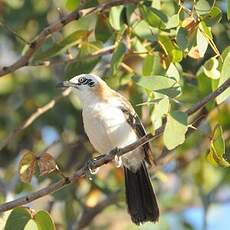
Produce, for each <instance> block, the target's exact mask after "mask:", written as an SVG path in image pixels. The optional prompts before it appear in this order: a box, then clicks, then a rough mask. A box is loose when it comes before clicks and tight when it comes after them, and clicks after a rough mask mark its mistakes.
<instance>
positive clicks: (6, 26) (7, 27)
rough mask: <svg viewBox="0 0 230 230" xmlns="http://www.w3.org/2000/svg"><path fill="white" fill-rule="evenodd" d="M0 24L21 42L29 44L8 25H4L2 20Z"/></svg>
mask: <svg viewBox="0 0 230 230" xmlns="http://www.w3.org/2000/svg"><path fill="white" fill-rule="evenodd" d="M0 26H2V27H3V28H4V29H5V30H7V31H9V32H10V33H12V34H13V35H14V36H15V37H17V38H19V39H20V40H21V41H22V42H24V43H25V44H28V45H29V44H30V43H29V42H28V41H26V40H25V39H24V38H23V37H21V36H20V35H19V34H18V33H17V32H16V31H14V30H13V29H11V28H10V27H9V26H8V25H6V24H5V23H3V22H0Z"/></svg>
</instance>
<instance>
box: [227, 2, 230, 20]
mask: <svg viewBox="0 0 230 230" xmlns="http://www.w3.org/2000/svg"><path fill="white" fill-rule="evenodd" d="M227 18H228V20H230V0H227Z"/></svg>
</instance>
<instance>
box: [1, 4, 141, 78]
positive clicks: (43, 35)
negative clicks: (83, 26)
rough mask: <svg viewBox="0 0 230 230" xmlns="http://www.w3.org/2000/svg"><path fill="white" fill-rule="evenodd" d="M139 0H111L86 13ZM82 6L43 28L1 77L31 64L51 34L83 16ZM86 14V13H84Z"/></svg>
mask: <svg viewBox="0 0 230 230" xmlns="http://www.w3.org/2000/svg"><path fill="white" fill-rule="evenodd" d="M138 2H139V1H138V0H113V1H109V2H107V3H104V4H101V5H99V6H97V7H95V8H93V9H92V10H91V11H89V12H88V13H87V14H86V15H89V14H91V13H94V12H96V11H100V12H101V11H104V10H107V9H109V8H111V7H113V6H118V5H121V4H136V3H138ZM81 10H82V9H81V7H79V8H78V9H77V10H74V11H73V12H71V13H70V14H67V15H66V16H64V17H63V18H62V19H61V20H58V21H57V22H55V23H53V24H51V25H50V26H47V27H46V28H45V29H43V30H42V31H41V32H40V33H39V34H38V36H37V37H36V38H35V39H34V40H33V41H32V42H31V43H30V45H29V48H28V50H27V51H26V52H25V54H24V55H23V56H21V57H20V58H19V59H18V60H17V61H16V62H15V63H13V64H12V65H10V66H4V67H2V68H1V69H0V77H1V76H4V75H6V74H8V73H12V72H14V71H16V70H17V69H19V68H21V67H24V66H27V65H28V64H29V61H30V60H31V58H32V56H33V55H34V53H35V51H36V50H38V49H39V48H40V47H41V45H42V44H43V43H44V42H45V41H46V40H47V39H48V38H49V37H50V36H51V34H53V33H55V32H57V31H60V30H61V29H62V28H63V27H64V26H65V25H67V24H68V23H70V22H72V21H74V20H78V19H79V18H80V17H81V15H80V14H81ZM84 16H85V15H84Z"/></svg>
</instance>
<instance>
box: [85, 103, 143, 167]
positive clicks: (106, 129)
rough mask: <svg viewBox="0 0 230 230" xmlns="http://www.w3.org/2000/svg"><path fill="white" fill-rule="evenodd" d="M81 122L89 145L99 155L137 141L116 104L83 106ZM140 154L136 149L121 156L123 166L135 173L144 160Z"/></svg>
mask: <svg viewBox="0 0 230 230" xmlns="http://www.w3.org/2000/svg"><path fill="white" fill-rule="evenodd" d="M83 122H84V128H85V131H86V134H87V135H88V137H89V140H90V142H91V144H92V145H93V146H94V148H95V149H96V150H97V151H98V152H99V153H101V154H106V153H108V152H109V151H111V150H112V149H113V148H115V147H124V146H126V145H128V144H131V143H133V142H135V141H136V140H137V139H138V137H137V135H136V133H135V131H134V130H133V128H132V127H131V126H130V125H129V124H128V123H127V121H126V117H125V116H124V114H123V112H122V111H121V109H120V108H119V106H117V105H116V104H112V103H108V102H97V103H95V104H93V105H90V106H85V107H84V108H83ZM142 152H143V151H140V149H136V150H135V151H134V152H132V153H128V154H125V155H124V156H122V162H123V164H124V165H125V166H126V167H127V168H130V169H131V168H132V170H133V171H135V170H136V169H137V168H138V167H139V165H140V164H141V161H142V160H143V159H144V154H143V153H142Z"/></svg>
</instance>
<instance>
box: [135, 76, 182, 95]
mask: <svg viewBox="0 0 230 230" xmlns="http://www.w3.org/2000/svg"><path fill="white" fill-rule="evenodd" d="M137 84H138V85H140V86H142V87H144V88H145V89H148V90H153V91H154V92H158V93H161V94H164V95H167V96H169V97H176V96H178V95H179V94H180V93H181V87H180V85H179V84H178V83H177V82H176V81H175V80H174V79H172V78H169V77H164V76H159V75H155V76H148V77H141V79H140V80H139V81H138V82H137Z"/></svg>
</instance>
